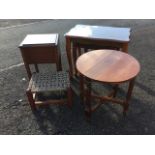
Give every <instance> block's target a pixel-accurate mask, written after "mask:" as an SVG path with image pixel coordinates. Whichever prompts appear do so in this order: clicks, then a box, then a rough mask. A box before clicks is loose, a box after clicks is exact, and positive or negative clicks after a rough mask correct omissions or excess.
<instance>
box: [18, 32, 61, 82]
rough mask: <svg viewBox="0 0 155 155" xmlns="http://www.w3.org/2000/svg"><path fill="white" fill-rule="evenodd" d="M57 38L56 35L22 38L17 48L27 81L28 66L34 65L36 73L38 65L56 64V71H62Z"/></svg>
mask: <svg viewBox="0 0 155 155" xmlns="http://www.w3.org/2000/svg"><path fill="white" fill-rule="evenodd" d="M58 37H59V36H58V34H30V35H27V36H26V37H25V38H24V40H23V41H22V43H21V44H20V46H19V48H20V51H21V54H22V57H23V60H24V65H25V68H26V71H27V74H28V77H29V79H30V78H31V75H32V74H31V71H30V67H29V65H30V64H34V65H35V69H36V71H37V72H38V65H37V64H39V63H56V67H57V70H62V66H61V54H60V49H59V46H58V43H59V39H58Z"/></svg>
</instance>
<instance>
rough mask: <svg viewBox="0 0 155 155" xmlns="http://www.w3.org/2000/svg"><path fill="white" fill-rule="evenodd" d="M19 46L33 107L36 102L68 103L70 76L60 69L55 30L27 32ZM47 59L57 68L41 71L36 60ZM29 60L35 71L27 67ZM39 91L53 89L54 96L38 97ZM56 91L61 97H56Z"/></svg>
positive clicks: (69, 103) (59, 55) (51, 91)
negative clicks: (52, 71) (45, 32)
mask: <svg viewBox="0 0 155 155" xmlns="http://www.w3.org/2000/svg"><path fill="white" fill-rule="evenodd" d="M19 48H20V51H21V54H22V58H23V61H24V65H25V68H26V71H27V74H28V77H29V86H28V89H27V91H26V94H27V97H28V100H29V103H30V106H31V108H32V110H34V109H36V105H45V104H61V103H67V104H68V105H69V106H71V104H72V90H71V87H70V78H69V74H68V72H65V71H62V65H61V53H60V48H59V36H58V34H30V35H27V36H26V37H25V39H24V40H23V41H22V43H21V44H20V45H19ZM48 63H52V64H53V63H54V64H56V70H57V72H55V73H51V72H49V73H40V72H39V68H38V64H48ZM32 64H33V65H34V66H35V70H36V72H35V73H32V71H31V69H30V65H32ZM41 93H50V94H52V93H54V94H57V96H56V98H54V99H53V98H52V99H51V98H48V99H46V100H39V99H38V94H41ZM62 94H63V95H62ZM59 95H62V96H63V97H59ZM64 96H65V97H64Z"/></svg>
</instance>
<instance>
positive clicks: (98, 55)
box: [76, 50, 140, 117]
mask: <svg viewBox="0 0 155 155" xmlns="http://www.w3.org/2000/svg"><path fill="white" fill-rule="evenodd" d="M76 67H77V70H78V72H79V73H80V89H81V97H82V101H83V102H84V99H85V102H84V103H85V106H86V116H89V117H90V116H91V112H93V111H95V110H96V109H97V108H98V107H99V106H100V105H101V104H103V103H105V101H108V102H112V103H116V104H120V105H122V106H123V114H124V115H125V114H126V112H127V110H128V107H129V101H130V98H131V95H132V90H133V87H134V81H135V78H136V76H137V75H138V73H139V71H140V64H139V62H138V61H137V60H136V59H135V58H134V57H132V56H131V55H129V54H126V53H123V52H121V51H114V50H95V51H91V52H88V53H85V54H83V55H81V56H80V57H79V58H78V60H77V62H76ZM91 81H97V82H102V83H108V84H112V85H113V90H112V92H110V93H109V94H108V95H107V96H97V95H95V94H94V93H93V92H92V89H91ZM123 82H129V87H128V91H127V95H126V98H125V100H120V99H118V98H116V95H117V91H118V84H121V83H123ZM84 84H86V86H87V89H86V90H85V86H84ZM92 98H95V99H98V100H99V101H100V102H99V104H97V105H95V106H94V107H92V106H91V99H92Z"/></svg>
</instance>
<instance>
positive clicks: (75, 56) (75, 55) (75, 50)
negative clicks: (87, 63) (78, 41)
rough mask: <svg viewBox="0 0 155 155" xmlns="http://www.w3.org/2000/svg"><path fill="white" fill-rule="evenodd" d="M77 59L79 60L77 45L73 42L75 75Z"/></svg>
mask: <svg viewBox="0 0 155 155" xmlns="http://www.w3.org/2000/svg"><path fill="white" fill-rule="evenodd" d="M76 60H77V47H76V45H74V44H73V63H74V71H75V75H76V76H77V69H76Z"/></svg>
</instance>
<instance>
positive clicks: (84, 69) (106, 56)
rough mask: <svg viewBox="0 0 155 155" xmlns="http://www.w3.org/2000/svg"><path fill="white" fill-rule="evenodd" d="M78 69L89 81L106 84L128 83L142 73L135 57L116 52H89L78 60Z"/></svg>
mask: <svg viewBox="0 0 155 155" xmlns="http://www.w3.org/2000/svg"><path fill="white" fill-rule="evenodd" d="M76 67H77V70H78V71H79V72H80V73H81V74H83V75H84V76H86V77H88V78H89V79H92V80H96V81H100V82H105V83H120V82H125V81H128V80H130V79H132V78H134V77H135V76H136V75H137V73H138V72H139V71H140V65H139V63H138V61H137V60H136V59H135V58H134V57H132V56H130V55H129V54H126V53H123V52H119V51H114V50H95V51H91V52H87V53H85V54H83V55H82V56H81V57H79V58H78V60H77V63H76Z"/></svg>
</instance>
